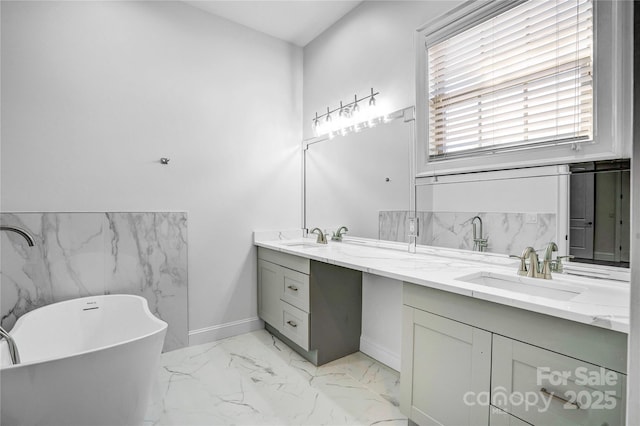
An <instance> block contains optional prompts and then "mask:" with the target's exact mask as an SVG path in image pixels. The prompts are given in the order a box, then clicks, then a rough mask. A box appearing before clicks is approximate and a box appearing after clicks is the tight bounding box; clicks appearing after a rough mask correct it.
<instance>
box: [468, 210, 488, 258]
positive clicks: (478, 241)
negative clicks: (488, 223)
mask: <svg viewBox="0 0 640 426" xmlns="http://www.w3.org/2000/svg"><path fill="white" fill-rule="evenodd" d="M476 220H477V221H478V224H479V225H480V233H479V234H478V233H477V232H476ZM471 226H472V229H473V251H485V249H486V248H487V246H488V244H487V238H482V219H481V218H480V216H474V217H473V218H472V219H471Z"/></svg>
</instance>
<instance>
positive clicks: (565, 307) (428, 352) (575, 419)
mask: <svg viewBox="0 0 640 426" xmlns="http://www.w3.org/2000/svg"><path fill="white" fill-rule="evenodd" d="M258 245H259V247H258V313H259V315H260V318H262V319H263V320H264V321H265V323H266V328H267V329H268V330H269V331H270V332H271V333H273V334H274V335H276V336H278V337H279V338H281V339H282V340H283V341H284V342H285V343H287V344H288V345H289V346H291V347H292V348H293V349H295V350H296V351H297V352H299V353H300V354H301V355H303V356H304V357H305V358H307V359H308V360H310V361H311V362H313V363H314V364H316V365H321V364H324V363H326V362H329V361H332V360H334V359H337V358H340V357H343V356H345V355H348V354H350V353H353V352H355V351H358V350H359V343H360V334H361V315H362V305H361V304H362V271H365V272H368V273H371V274H379V275H383V276H386V277H388V278H392V279H394V280H397V281H401V282H402V283H403V284H402V289H403V295H402V348H401V354H400V356H401V374H400V390H401V395H400V408H401V411H402V412H403V413H404V414H405V415H406V416H407V417H409V419H410V423H416V424H419V425H450V426H451V425H452V426H461V425H473V426H478V425H497V426H507V425H512V426H513V425H518V426H522V425H554V426H555V425H580V426H591V425H593V426H604V425H607V426H618V425H624V424H625V408H626V407H625V404H626V398H625V391H626V371H627V334H626V333H625V332H624V330H625V328H624V326H623V325H621V323H618V322H615V321H616V319H615V318H620V317H622V316H623V314H624V312H625V307H624V303H626V302H622V301H623V300H625V298H626V299H627V300H628V297H626V296H625V293H624V292H623V291H622V290H620V289H619V287H608V286H604V287H603V284H602V283H599V282H591V283H587V282H586V281H584V280H582V281H579V282H580V283H581V285H582V284H584V286H585V287H584V288H583V290H584V291H585V292H589V291H590V292H592V293H590V294H591V295H592V296H590V298H583V299H579V300H582V302H580V301H578V300H576V301H561V300H551V299H544V298H539V297H533V298H532V297H530V296H526V295H525V296H518V295H517V294H516V293H513V292H508V293H506V295H505V294H504V293H501V292H496V291H492V290H486V287H480V286H471V287H470V286H469V284H466V283H464V282H461V281H460V278H459V277H458V276H459V275H464V276H468V274H469V273H473V272H474V271H477V270H484V269H487V268H489V269H491V268H494V269H493V270H496V271H502V269H504V267H502V266H495V265H494V266H491V264H490V263H488V262H491V261H493V262H496V261H499V260H500V259H493V260H492V259H491V258H486V259H484V258H483V259H480V261H476V262H463V261H460V260H457V261H456V260H451V259H449V260H445V259H444V258H443V257H441V256H434V255H432V254H426V256H422V255H419V256H412V255H406V253H403V252H401V251H396V250H388V249H383V248H375V247H371V246H368V247H366V248H365V247H364V246H357V245H355V244H347V245H345V244H344V243H343V244H342V245H335V246H334V247H333V248H332V247H331V246H330V245H329V246H326V245H325V246H324V247H317V246H314V245H313V244H310V243H299V244H298V248H294V247H295V244H292V243H287V244H283V243H282V242H264V243H259V244H258ZM305 250H306V251H305ZM429 256H431V257H429ZM459 256H467V254H465V253H461V254H459ZM314 259H315V260H314ZM485 260H486V263H485ZM334 263H338V264H340V265H344V267H343V266H336V265H335V264H334ZM500 268H502V269H500ZM505 271H506V269H505ZM500 273H506V272H500ZM513 274H515V271H513ZM587 281H588V280H587ZM591 281H593V280H591ZM551 283H553V281H552V282H551ZM514 285H517V284H514ZM608 285H611V284H608ZM589 286H591V287H589ZM598 286H599V287H598ZM589 288H591V290H588V289H589ZM598 288H599V289H598ZM593 292H595V293H593ZM598 292H600V293H598ZM602 292H604V293H602ZM616 292H617V293H616ZM614 293H615V294H617V296H614V295H613V294H614ZM600 294H602V295H603V296H593V295H600ZM585 295H588V294H587V293H585ZM554 309H555V310H554ZM556 313H557V315H556ZM607 322H608V323H607ZM592 324H599V325H592Z"/></svg>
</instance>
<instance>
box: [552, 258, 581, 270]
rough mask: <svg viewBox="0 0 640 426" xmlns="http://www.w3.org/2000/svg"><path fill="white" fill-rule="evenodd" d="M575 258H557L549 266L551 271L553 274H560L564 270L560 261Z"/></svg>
mask: <svg viewBox="0 0 640 426" xmlns="http://www.w3.org/2000/svg"><path fill="white" fill-rule="evenodd" d="M574 257H575V256H574V255H572V254H570V255H568V256H558V257H556V260H555V262H554V263H552V264H551V270H552V271H553V272H562V271H563V270H564V268H563V266H562V259H573V258H574Z"/></svg>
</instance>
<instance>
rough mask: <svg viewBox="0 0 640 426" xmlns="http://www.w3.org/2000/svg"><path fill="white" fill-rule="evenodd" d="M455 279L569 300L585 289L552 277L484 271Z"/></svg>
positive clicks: (531, 294)
mask: <svg viewBox="0 0 640 426" xmlns="http://www.w3.org/2000/svg"><path fill="white" fill-rule="evenodd" d="M456 279H457V280H458V281H464V282H467V283H471V284H480V285H485V286H487V287H493V288H499V289H503V290H509V291H514V292H517V293H524V294H528V295H530V296H538V297H546V298H549V299H556V300H571V299H573V298H574V297H576V296H578V295H580V294H581V293H582V292H583V291H585V289H584V288H583V287H579V286H573V285H568V284H564V283H559V282H558V281H554V280H553V279H551V280H544V279H541V278H529V277H522V276H519V275H514V276H510V275H502V274H497V273H494V272H485V271H482V272H476V273H475V274H471V275H465V276H463V277H459V278H456Z"/></svg>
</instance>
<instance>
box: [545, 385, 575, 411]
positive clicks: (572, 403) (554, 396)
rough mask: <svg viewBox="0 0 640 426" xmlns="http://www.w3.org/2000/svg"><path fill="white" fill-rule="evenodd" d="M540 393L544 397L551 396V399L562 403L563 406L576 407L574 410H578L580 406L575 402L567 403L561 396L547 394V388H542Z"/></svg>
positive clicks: (551, 393)
mask: <svg viewBox="0 0 640 426" xmlns="http://www.w3.org/2000/svg"><path fill="white" fill-rule="evenodd" d="M540 392H542V393H543V394H545V395H549V396H552V397H553V398H556V399H558V400H560V401H562V403H563V404H569V405H573V406H575V407H576V410H579V409H580V404H578V403H577V402H571V401H569V400H568V399H565V398H563V397H561V396H558V395H556V394H555V393H553V392H549V391H548V390H547V388H542V389H540Z"/></svg>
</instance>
